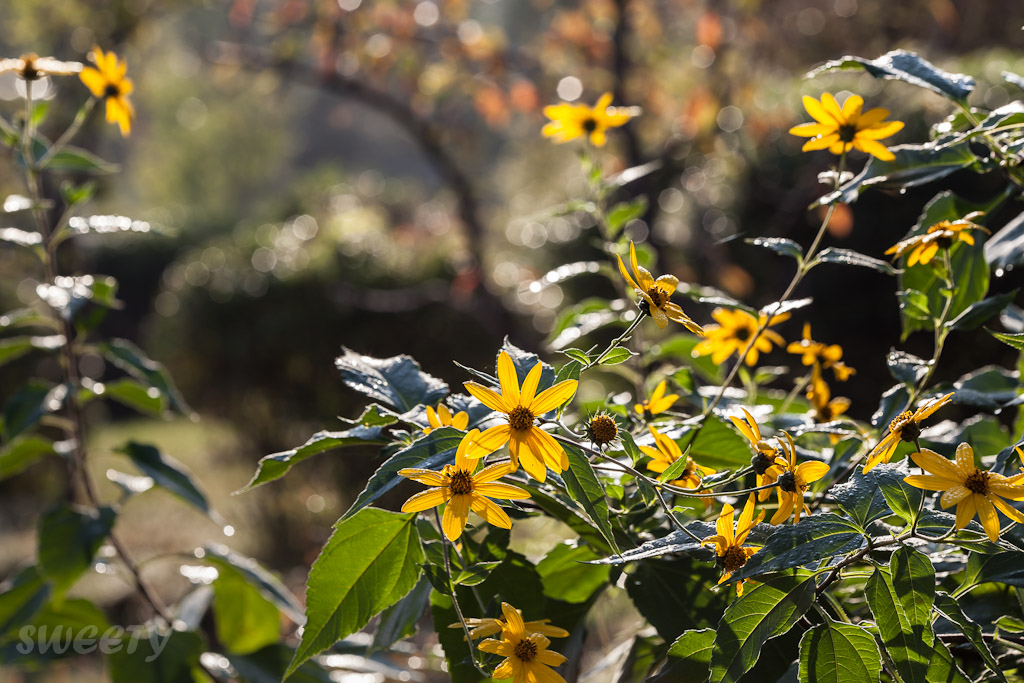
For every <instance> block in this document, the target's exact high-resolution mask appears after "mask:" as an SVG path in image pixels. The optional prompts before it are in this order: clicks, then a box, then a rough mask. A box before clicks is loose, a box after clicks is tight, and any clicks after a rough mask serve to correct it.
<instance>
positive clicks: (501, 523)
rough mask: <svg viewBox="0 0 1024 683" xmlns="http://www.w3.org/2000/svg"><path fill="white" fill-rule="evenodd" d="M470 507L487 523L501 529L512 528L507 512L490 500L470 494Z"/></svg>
mask: <svg viewBox="0 0 1024 683" xmlns="http://www.w3.org/2000/svg"><path fill="white" fill-rule="evenodd" d="M470 508H471V509H472V510H473V512H475V513H476V514H478V515H480V516H481V517H483V518H484V521H485V522H487V523H488V524H493V525H494V526H497V527H501V528H502V529H511V528H512V520H511V519H509V517H508V514H506V513H505V511H504V510H502V509H501V507H500V506H498V505H497V504H496V503H495V502H494V501H492V500H488V499H487V498H484V497H483V496H478V495H475V494H473V495H472V496H470Z"/></svg>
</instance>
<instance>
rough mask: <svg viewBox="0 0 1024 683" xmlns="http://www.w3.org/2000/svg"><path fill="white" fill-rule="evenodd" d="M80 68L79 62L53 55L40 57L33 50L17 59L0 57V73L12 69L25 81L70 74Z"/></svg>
mask: <svg viewBox="0 0 1024 683" xmlns="http://www.w3.org/2000/svg"><path fill="white" fill-rule="evenodd" d="M81 70H82V65H81V64H80V63H79V62H62V61H60V60H57V59H54V58H53V57H40V56H39V55H37V54H36V53H34V52H29V53H26V54H23V55H22V56H20V57H18V58H17V59H0V74H3V73H7V72H8V71H13V72H15V73H16V74H18V75H19V76H21V77H22V78H24V79H25V80H26V81H37V80H39V79H40V78H42V77H43V76H72V75H74V74H77V73H78V72H79V71H81Z"/></svg>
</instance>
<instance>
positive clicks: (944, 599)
mask: <svg viewBox="0 0 1024 683" xmlns="http://www.w3.org/2000/svg"><path fill="white" fill-rule="evenodd" d="M935 611H937V612H938V613H939V614H941V615H942V616H943V617H944V618H945V619H946V620H947V621H949V622H950V623H952V624H954V625H955V626H956V627H957V629H958V630H959V631H960V633H962V634H964V635H965V636H966V637H967V640H969V641H970V643H971V645H973V646H974V649H975V650H977V651H978V654H979V655H981V659H982V661H984V662H985V666H987V667H988V668H989V670H990V671H992V673H994V674H995V675H996V678H998V679H999V680H1000V681H1003V683H1006V676H1004V675H1003V670H1002V667H1000V666H999V663H998V662H997V661H996V658H995V657H993V656H992V651H991V650H989V649H988V645H987V644H986V643H985V638H984V636H983V634H982V631H981V627H980V626H978V624H976V623H975V622H974V621H973V620H972V619H971V618H970V617H968V616H967V615H966V614H964V611H963V609H962V608H961V607H960V604H959V603H958V602H957V601H956V600H955V599H954V598H952V597H951V596H950V595H949V594H948V593H943V592H942V591H937V592H936V593H935Z"/></svg>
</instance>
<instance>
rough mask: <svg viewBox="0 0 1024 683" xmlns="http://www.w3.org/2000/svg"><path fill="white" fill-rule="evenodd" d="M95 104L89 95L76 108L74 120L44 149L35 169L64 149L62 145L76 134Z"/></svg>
mask: <svg viewBox="0 0 1024 683" xmlns="http://www.w3.org/2000/svg"><path fill="white" fill-rule="evenodd" d="M95 106H96V98H95V97H90V98H89V99H87V100H86V101H85V104H83V105H82V106H81V107H80V108H79V109H78V113H77V114H75V120H74V121H72V122H71V125H70V126H68V128H67V130H65V131H64V133H63V134H61V136H60V137H59V138H57V141H56V142H55V143H53V144H52V145H50V149H48V150H46V153H45V154H43V156H42V157H41V158H40V159H39V161H38V162H36V163H35V167H36V168H37V169H39V168H45V167H46V164H47V163H49V161H50V160H51V159H53V157H54V156H55V155H56V154H57V152H59V151H60V150H62V149H64V146H65V145H67V144H68V143H69V142H71V140H72V139H73V138H74V137H75V135H77V134H78V131H79V130H80V129H81V128H82V124H84V123H85V121H86V119H87V118H88V117H89V114H90V112H92V110H93V108H94V107H95Z"/></svg>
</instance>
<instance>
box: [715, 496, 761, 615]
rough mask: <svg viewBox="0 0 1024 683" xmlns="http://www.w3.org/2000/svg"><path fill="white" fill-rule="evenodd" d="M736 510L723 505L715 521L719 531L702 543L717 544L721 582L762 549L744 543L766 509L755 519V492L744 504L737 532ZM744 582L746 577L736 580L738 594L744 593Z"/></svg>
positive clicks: (716, 550)
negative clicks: (734, 528)
mask: <svg viewBox="0 0 1024 683" xmlns="http://www.w3.org/2000/svg"><path fill="white" fill-rule="evenodd" d="M734 512H735V510H734V509H733V507H732V505H729V504H728V503H726V504H725V505H724V506H722V514H721V515H719V517H718V521H717V522H716V523H715V531H717V532H718V533H717V534H716V535H714V536H709V537H708V538H705V539H704V540H703V541H702V542H701V545H704V544H706V543H714V544H715V552H716V553H718V557H720V558H721V563H722V578H720V579H719V580H718V583H720V584H721V583H723V582H725V581H728V580H729V577H730V576H732V573H733V572H735V571H737V570H739V569H740V567H742V566H743V565H745V564H746V563H747V560H749V559H750V557H751V555H753V554H754V553H756V552H757V551H758V550H760V548H753V547H750V546H744V545H743V542H744V541H745V540H747V534H749V533H750V530H751V529H753V528H754V527H755V526H757V525H758V524H760V523H761V520H763V519H764V510H761V512H759V513H758V514H757V519H754V494H753V493H751V494H750V496H749V497H748V498H747V504H746V505H744V506H743V512H741V513H740V519H739V522H738V523H737V524H736V532H735V534H734V533H733V526H732V519H733V514H734ZM744 583H746V579H744V580H743V581H737V582H736V595H743V584H744Z"/></svg>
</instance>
